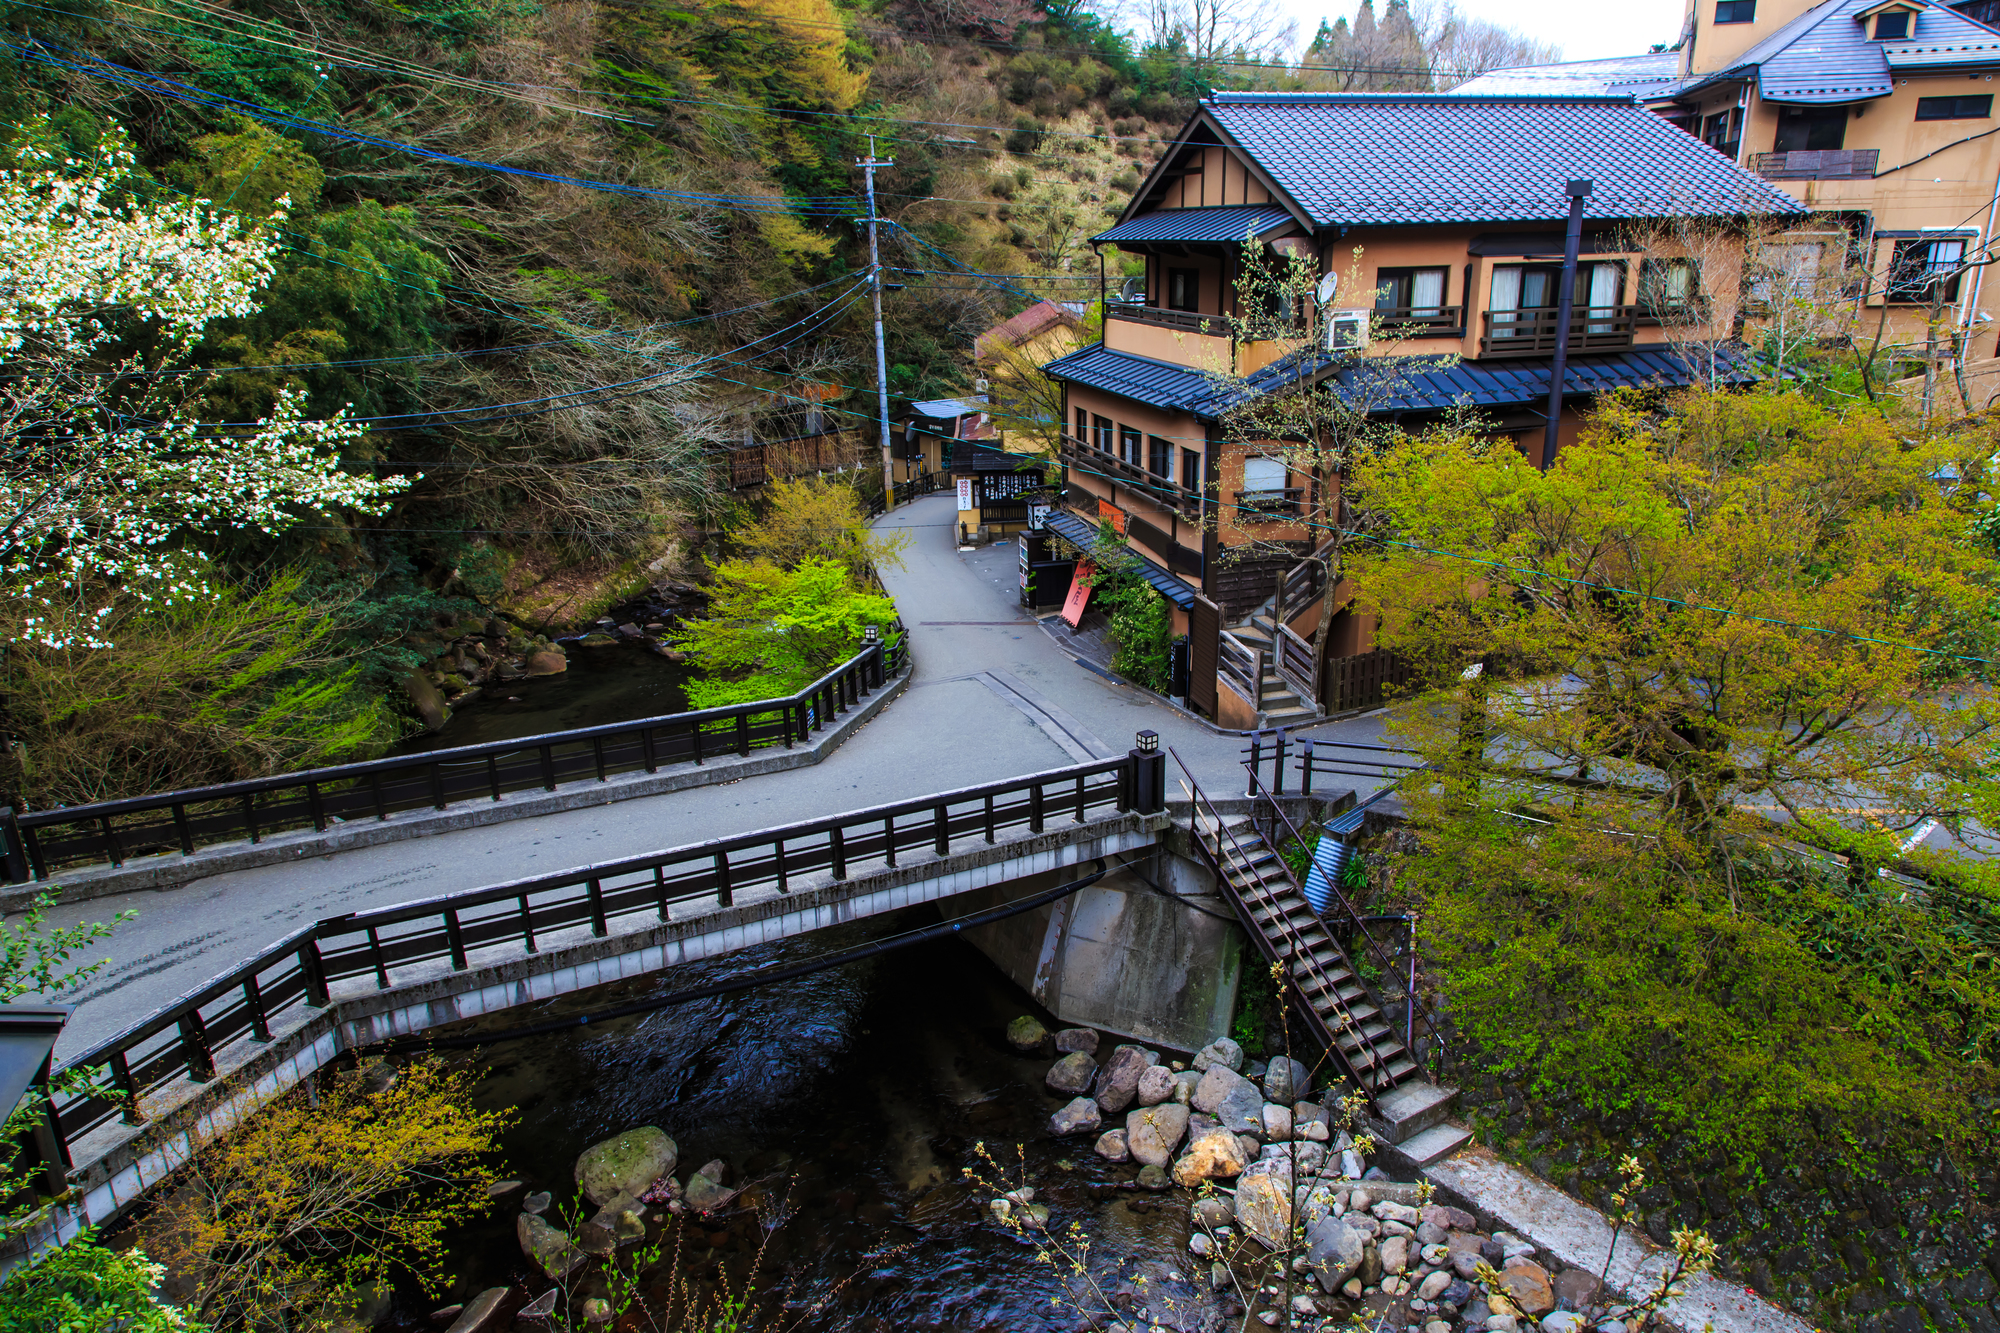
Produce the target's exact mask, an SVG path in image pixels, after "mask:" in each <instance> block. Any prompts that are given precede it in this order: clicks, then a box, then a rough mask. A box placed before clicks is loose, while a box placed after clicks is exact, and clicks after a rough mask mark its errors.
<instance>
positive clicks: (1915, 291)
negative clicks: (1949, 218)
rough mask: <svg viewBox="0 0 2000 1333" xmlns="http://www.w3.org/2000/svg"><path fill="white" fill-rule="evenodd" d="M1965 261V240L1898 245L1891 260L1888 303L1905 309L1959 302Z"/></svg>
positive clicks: (1920, 240)
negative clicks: (1960, 270) (1932, 303)
mask: <svg viewBox="0 0 2000 1333" xmlns="http://www.w3.org/2000/svg"><path fill="white" fill-rule="evenodd" d="M1964 258H1965V242H1964V240H1962V239H1955V240H1935V241H1933V240H1927V239H1924V238H1922V237H1918V238H1917V239H1915V240H1908V241H1897V242H1896V249H1895V251H1894V253H1892V254H1891V255H1890V256H1889V299H1890V300H1891V301H1894V302H1900V303H1902V304H1906V305H1917V304H1929V303H1930V302H1931V301H1934V300H1935V301H1941V302H1947V303H1948V302H1951V301H1955V300H1957V299H1958V280H1959V276H1960V273H1959V261H1961V260H1962V259H1964Z"/></svg>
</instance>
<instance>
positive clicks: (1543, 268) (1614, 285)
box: [1487, 263, 1625, 338]
mask: <svg viewBox="0 0 2000 1333" xmlns="http://www.w3.org/2000/svg"><path fill="white" fill-rule="evenodd" d="M1561 294H1562V265H1561V264H1500V265H1497V266H1496V267H1495V268H1494V270H1493V289H1492V295H1491V299H1490V300H1489V301H1488V302H1487V308H1488V310H1489V311H1490V312H1491V313H1490V315H1489V317H1488V320H1487V323H1488V325H1489V327H1490V329H1491V332H1492V334H1493V336H1494V337H1496V338H1511V337H1516V336H1525V335H1527V334H1531V333H1533V332H1535V329H1536V324H1537V319H1536V317H1535V315H1534V314H1533V312H1535V311H1539V310H1554V309H1555V308H1556V304H1557V302H1558V301H1559V300H1560V299H1561ZM1624 294H1625V266H1624V265H1623V264H1619V263H1601V264H1578V265H1577V266H1576V290H1575V291H1574V292H1573V293H1571V295H1570V303H1571V309H1572V311H1573V312H1574V313H1575V315H1576V316H1577V317H1578V318H1583V319H1589V318H1591V317H1592V316H1594V315H1597V314H1598V313H1600V312H1602V314H1603V315H1604V316H1605V317H1606V318H1609V317H1610V316H1611V315H1612V314H1613V313H1615V312H1616V310H1617V308H1618V305H1619V302H1620V300H1621V299H1622V298H1623V296H1624ZM1546 323H1547V327H1546V328H1545V329H1544V332H1548V333H1553V332H1554V331H1555V321H1554V320H1553V319H1549V320H1547V321H1546ZM1571 327H1572V328H1574V327H1575V326H1574V325H1572V326H1571ZM1590 331H1591V332H1592V333H1610V332H1612V325H1610V324H1608V323H1596V324H1592V325H1590Z"/></svg>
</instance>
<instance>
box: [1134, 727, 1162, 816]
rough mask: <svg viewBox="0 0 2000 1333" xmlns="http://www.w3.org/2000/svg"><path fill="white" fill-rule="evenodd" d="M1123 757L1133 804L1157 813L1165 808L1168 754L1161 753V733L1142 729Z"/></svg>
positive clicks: (1142, 811) (1142, 812)
mask: <svg viewBox="0 0 2000 1333" xmlns="http://www.w3.org/2000/svg"><path fill="white" fill-rule="evenodd" d="M1135 739H1136V741H1137V744H1136V745H1135V746H1134V747H1133V749H1132V752H1131V753H1130V754H1129V755H1128V756H1127V757H1126V758H1127V761H1128V767H1129V771H1130V774H1131V777H1130V782H1131V784H1132V808H1133V809H1134V810H1135V811H1137V812H1138V813H1140V814H1142V815H1156V814H1158V813H1159V812H1160V811H1162V810H1164V809H1166V808H1167V757H1166V756H1165V755H1164V754H1161V753H1160V733H1159V732H1157V731H1150V730H1149V731H1142V732H1140V733H1139V734H1138V736H1137V737H1136V738H1135Z"/></svg>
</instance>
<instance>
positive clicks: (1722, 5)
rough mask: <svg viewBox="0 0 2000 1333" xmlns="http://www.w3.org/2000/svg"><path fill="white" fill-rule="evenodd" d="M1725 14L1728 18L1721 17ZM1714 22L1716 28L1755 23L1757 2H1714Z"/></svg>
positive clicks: (1726, 0)
mask: <svg viewBox="0 0 2000 1333" xmlns="http://www.w3.org/2000/svg"><path fill="white" fill-rule="evenodd" d="M1725 12H1726V13H1727V14H1728V15H1729V17H1727V18H1724V17H1723V14H1724V13H1725ZM1714 21H1715V23H1716V24H1717V25H1718V26H1720V25H1723V24H1729V23H1755V22H1756V21H1757V0H1715V20H1714Z"/></svg>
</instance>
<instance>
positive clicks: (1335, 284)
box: [1313, 273, 1340, 305]
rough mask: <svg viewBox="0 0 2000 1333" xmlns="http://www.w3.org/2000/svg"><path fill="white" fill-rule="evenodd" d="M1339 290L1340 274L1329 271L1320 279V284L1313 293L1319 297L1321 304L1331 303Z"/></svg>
mask: <svg viewBox="0 0 2000 1333" xmlns="http://www.w3.org/2000/svg"><path fill="white" fill-rule="evenodd" d="M1339 290H1340V275H1339V274H1338V273H1329V274H1327V275H1326V276H1325V277H1323V278H1321V279H1320V280H1319V286H1318V287H1317V288H1315V289H1314V293H1313V294H1314V295H1316V296H1318V297H1319V303H1320V304H1321V305H1330V304H1332V302H1333V294H1334V293H1335V292H1337V291H1339Z"/></svg>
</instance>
